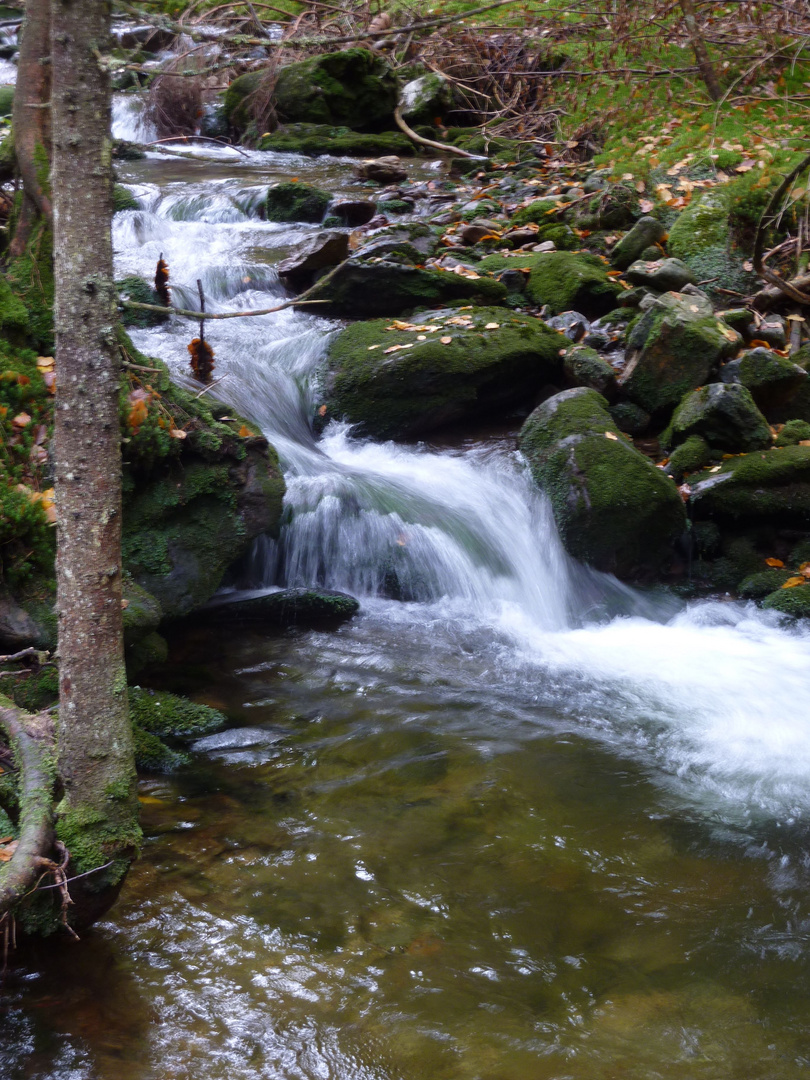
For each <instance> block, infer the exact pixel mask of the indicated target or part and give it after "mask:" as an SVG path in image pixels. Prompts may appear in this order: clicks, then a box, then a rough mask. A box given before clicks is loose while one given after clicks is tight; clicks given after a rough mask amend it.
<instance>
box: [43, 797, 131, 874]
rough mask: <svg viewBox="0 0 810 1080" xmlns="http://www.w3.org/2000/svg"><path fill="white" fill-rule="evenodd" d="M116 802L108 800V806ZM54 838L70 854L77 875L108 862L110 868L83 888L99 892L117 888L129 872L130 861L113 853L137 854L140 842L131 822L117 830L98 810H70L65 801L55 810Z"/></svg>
mask: <svg viewBox="0 0 810 1080" xmlns="http://www.w3.org/2000/svg"><path fill="white" fill-rule="evenodd" d="M116 801H118V800H117V799H110V802H111V803H114V802H116ZM56 835H57V837H58V839H59V840H61V841H62V843H63V844H64V845H65V847H66V848H67V850H68V851H69V852H70V859H71V867H72V869H74V870H75V871H76V872H77V873H85V872H86V871H88V870H97V869H98V867H101V866H104V865H105V863H108V862H110V861H111V865H110V866H108V867H106V868H105V869H104V870H101V871H99V872H97V873H94V874H92V875H90V878H89V879H88V882H87V885H86V887H87V888H89V889H92V890H93V891H98V892H100V891H103V890H104V889H108V888H113V887H115V886H116V885H118V883H119V882H120V881H121V879H122V878H123V877H124V876H125V875H126V873H127V871H128V870H129V867H130V861H131V860H130V859H129V858H126V857H123V856H117V855H116V853H117V852H121V851H126V850H129V851H131V852H132V853H133V854H135V853H137V851H138V849H139V848H140V844H141V839H142V835H141V830H140V828H139V827H138V826H137V823H136V822H135V821H134V820H133V821H132V822H131V823H130V824H129V825H127V826H121V827H116V826H115V825H113V824H111V821H110V818H109V817H108V816H107V814H105V813H104V812H102V811H101V810H97V809H94V808H92V807H89V806H87V805H85V804H83V803H79V804H78V805H76V806H71V805H69V804H68V803H67V802H66V800H63V801H62V802H61V803H60V804H59V806H58V807H57V818H56ZM111 854H112V855H113V859H112V860H110V855H111Z"/></svg>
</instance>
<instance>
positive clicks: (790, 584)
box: [782, 577, 804, 589]
mask: <svg viewBox="0 0 810 1080" xmlns="http://www.w3.org/2000/svg"><path fill="white" fill-rule="evenodd" d="M797 585H804V578H803V577H791V578H788V579H787V581H786V582H785V584H784V585H783V586H782V588H783V589H795V588H796V586H797Z"/></svg>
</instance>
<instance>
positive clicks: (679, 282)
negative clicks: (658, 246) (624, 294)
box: [625, 256, 697, 292]
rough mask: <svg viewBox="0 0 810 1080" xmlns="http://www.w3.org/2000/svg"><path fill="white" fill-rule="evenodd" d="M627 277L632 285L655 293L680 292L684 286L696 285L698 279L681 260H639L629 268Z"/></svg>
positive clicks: (654, 258)
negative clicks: (640, 286)
mask: <svg viewBox="0 0 810 1080" xmlns="http://www.w3.org/2000/svg"><path fill="white" fill-rule="evenodd" d="M625 277H626V278H627V280H628V281H629V282H630V284H631V285H643V286H644V287H645V288H647V289H652V290H653V291H654V292H679V291H680V290H681V289H682V288H683V287H684V285H694V284H695V282H696V281H697V278H696V277H695V275H694V274H693V273H692V271H691V270H690V269H689V267H688V266H687V265H686V263H683V262H681V260H680V259H662V258H658V257H656V256H654V257H653V259H652V260H649V259H647V258H641V259H637V260H636V261H635V262H634V263H631V264H630V266H629V267H628V268H627V271H626V273H625Z"/></svg>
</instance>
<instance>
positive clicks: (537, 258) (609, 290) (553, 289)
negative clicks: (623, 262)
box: [479, 251, 621, 317]
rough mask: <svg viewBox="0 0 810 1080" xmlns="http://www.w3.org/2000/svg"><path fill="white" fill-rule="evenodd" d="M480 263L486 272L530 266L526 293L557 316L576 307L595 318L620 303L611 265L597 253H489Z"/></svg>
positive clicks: (577, 309) (618, 288)
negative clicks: (523, 255)
mask: <svg viewBox="0 0 810 1080" xmlns="http://www.w3.org/2000/svg"><path fill="white" fill-rule="evenodd" d="M479 266H480V268H481V269H483V270H487V271H498V270H505V269H510V270H520V269H527V270H528V271H529V279H528V282H527V285H526V292H527V294H528V295H529V296H530V297H531V299H532V300H533V301H534V303H536V304H538V305H543V304H548V306H549V308H550V309H551V312H552V313H553V314H554V315H557V314H559V313H560V312H562V311H571V310H574V311H581V312H582V313H583V314H584V315H587V316H589V317H596V316H598V315H604V314H606V313H607V312H608V311H611V310H612V309H613V308H615V307H617V306H618V296H619V294H620V293H621V287H620V286H619V285H617V284H616V282H614V281H612V280H611V279H610V278H609V277H608V276H607V272H608V270H609V267H608V266H607V264H606V263H605V262H604V261H603V260H602V259H601V258H600V257H599V256H598V255H591V254H587V253H577V252H570V251H549V252H541V253H539V254H533V255H527V256H526V257H525V258H523V257H510V256H508V255H488V256H487V257H486V258H484V259H482V260H481V262H480V264H479Z"/></svg>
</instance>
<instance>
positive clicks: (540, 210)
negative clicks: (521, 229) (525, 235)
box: [509, 199, 559, 225]
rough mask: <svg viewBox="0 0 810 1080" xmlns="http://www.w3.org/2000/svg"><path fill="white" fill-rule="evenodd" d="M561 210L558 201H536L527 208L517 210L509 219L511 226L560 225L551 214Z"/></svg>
mask: <svg viewBox="0 0 810 1080" xmlns="http://www.w3.org/2000/svg"><path fill="white" fill-rule="evenodd" d="M558 209H559V203H558V202H557V200H556V199H534V200H533V201H532V202H530V203H529V204H528V205H527V206H522V207H521V208H520V210H516V211H515V212H514V214H512V216H511V217H510V218H509V224H510V225H529V224H531V223H534V224H535V225H547V224H548V223H549V222H551V223H552V224H558V222H557V220H556V219H555V218H553V217H552V216H551V214H552V213H553V212H554V211H555V210H558Z"/></svg>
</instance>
